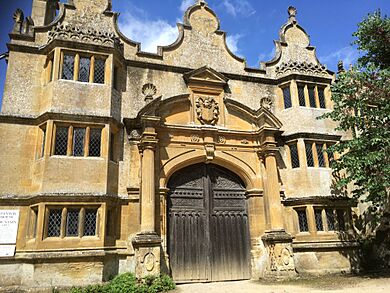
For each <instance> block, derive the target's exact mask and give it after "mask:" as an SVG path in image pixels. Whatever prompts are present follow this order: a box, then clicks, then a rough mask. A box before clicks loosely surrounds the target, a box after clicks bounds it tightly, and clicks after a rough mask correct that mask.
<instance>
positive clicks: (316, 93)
mask: <svg viewBox="0 0 390 293" xmlns="http://www.w3.org/2000/svg"><path fill="white" fill-rule="evenodd" d="M314 95H315V98H316V107H317V108H318V109H320V108H321V105H320V98H319V96H318V86H315V87H314Z"/></svg>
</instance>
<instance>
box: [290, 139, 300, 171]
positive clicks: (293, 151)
mask: <svg viewBox="0 0 390 293" xmlns="http://www.w3.org/2000/svg"><path fill="white" fill-rule="evenodd" d="M290 156H291V165H292V167H293V168H299V155H298V148H297V144H292V145H290Z"/></svg>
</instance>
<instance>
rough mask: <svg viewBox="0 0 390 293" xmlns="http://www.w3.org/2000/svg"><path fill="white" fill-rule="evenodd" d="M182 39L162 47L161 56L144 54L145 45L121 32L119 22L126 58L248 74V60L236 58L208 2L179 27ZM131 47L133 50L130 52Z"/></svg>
mask: <svg viewBox="0 0 390 293" xmlns="http://www.w3.org/2000/svg"><path fill="white" fill-rule="evenodd" d="M177 26H178V37H177V39H176V40H175V41H174V42H173V43H172V44H170V45H167V46H159V47H158V48H157V53H148V52H143V51H142V45H141V44H140V43H138V42H135V41H133V40H130V39H129V38H128V37H126V36H124V35H123V33H121V32H120V29H119V26H118V18H117V17H116V19H115V28H116V31H117V34H118V35H119V36H120V38H121V39H122V40H123V41H124V43H125V44H126V45H129V46H126V45H125V57H126V58H129V59H136V60H140V61H148V59H154V60H160V62H162V63H166V64H169V65H173V66H180V67H187V68H200V67H202V66H205V65H208V66H210V67H213V68H215V69H216V70H218V71H222V72H230V73H241V74H247V73H246V71H245V68H246V67H247V65H246V61H245V59H243V58H241V57H238V56H236V55H235V54H234V53H233V52H232V51H231V50H230V48H229V47H228V45H227V40H226V38H227V35H226V33H225V32H223V31H221V30H220V21H219V19H218V17H217V15H216V13H215V12H214V11H213V10H212V9H211V8H210V7H209V6H208V5H207V3H206V2H205V1H198V3H196V4H194V5H193V6H191V7H189V8H188V9H187V11H186V12H185V14H184V19H183V24H180V23H178V24H177ZM127 47H131V48H132V49H130V50H127V49H128V48H127Z"/></svg>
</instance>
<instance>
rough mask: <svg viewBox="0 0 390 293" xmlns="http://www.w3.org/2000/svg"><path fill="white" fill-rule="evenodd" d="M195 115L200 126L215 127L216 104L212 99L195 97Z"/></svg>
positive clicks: (217, 111) (217, 113) (216, 116)
mask: <svg viewBox="0 0 390 293" xmlns="http://www.w3.org/2000/svg"><path fill="white" fill-rule="evenodd" d="M195 105H196V115H197V117H198V120H199V121H200V122H201V123H202V124H209V125H215V124H216V123H217V122H218V119H219V106H218V102H217V101H216V100H215V99H214V98H213V97H197V99H196V101H195Z"/></svg>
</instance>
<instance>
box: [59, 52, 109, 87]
mask: <svg viewBox="0 0 390 293" xmlns="http://www.w3.org/2000/svg"><path fill="white" fill-rule="evenodd" d="M65 55H71V56H74V67H73V79H65V78H63V75H62V74H63V67H64V57H65ZM83 57H84V58H89V60H90V61H89V80H88V82H83V81H79V71H80V58H83ZM108 57H109V56H108V55H104V54H97V53H91V52H83V51H71V50H61V53H60V66H59V79H60V80H66V81H77V82H81V83H85V84H88V83H91V84H95V85H99V84H100V85H106V84H107V82H108V74H107V66H108V65H107V63H108V62H107V61H108ZM96 59H99V60H104V81H103V82H102V83H101V82H95V60H96Z"/></svg>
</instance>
